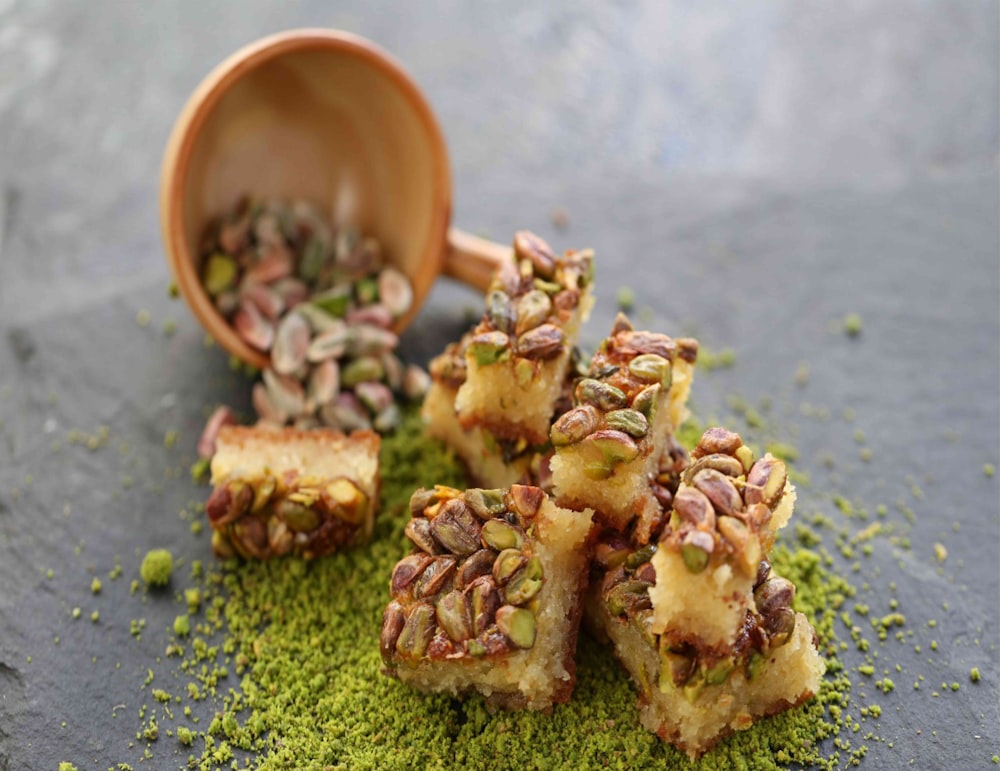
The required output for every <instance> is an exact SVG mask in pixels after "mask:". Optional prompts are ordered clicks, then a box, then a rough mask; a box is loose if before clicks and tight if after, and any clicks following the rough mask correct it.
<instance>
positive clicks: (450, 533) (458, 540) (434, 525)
mask: <svg viewBox="0 0 1000 771" xmlns="http://www.w3.org/2000/svg"><path fill="white" fill-rule="evenodd" d="M481 529H482V526H481V525H480V524H479V520H478V519H476V516H475V515H474V514H473V513H472V509H471V508H470V507H469V506H468V505H467V504H466V503H465V501H463V500H462V499H461V498H452V499H450V500H448V501H446V502H445V504H444V505H443V506H442V507H441V510H440V511H439V512H438V513H437V516H436V517H434V519H433V520H431V533H432V534H433V535H434V538H435V539H437V542H438V543H440V544H441V545H442V546H443V547H444V548H445V549H447V550H448V551H449V552H451V553H452V554H457V555H459V556H463V557H464V556H466V555H469V554H472V552H474V551H476V550H477V549H479V541H480V531H481Z"/></svg>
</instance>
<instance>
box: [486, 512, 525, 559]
mask: <svg viewBox="0 0 1000 771" xmlns="http://www.w3.org/2000/svg"><path fill="white" fill-rule="evenodd" d="M480 537H481V538H482V540H483V543H484V544H485V545H486V546H489V547H490V548H492V549H496V550H497V551H498V552H499V551H503V550H504V549H520V548H521V544H523V543H524V533H523V531H522V530H521V529H520V528H519V527H515V526H514V525H512V524H510V523H509V522H505V521H504V520H502V519H491V520H489V521H487V522H485V523H483V530H482V533H481V536H480Z"/></svg>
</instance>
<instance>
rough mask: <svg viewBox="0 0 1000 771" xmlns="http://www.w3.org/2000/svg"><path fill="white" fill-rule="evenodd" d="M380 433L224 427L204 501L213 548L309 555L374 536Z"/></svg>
mask: <svg viewBox="0 0 1000 771" xmlns="http://www.w3.org/2000/svg"><path fill="white" fill-rule="evenodd" d="M379 442H380V440H379V436H378V434H376V433H373V432H371V431H355V432H353V433H352V434H350V435H344V434H342V433H340V432H339V431H334V430H332V429H312V430H310V431H300V430H298V429H294V428H283V429H270V428H249V427H246V426H223V427H222V428H221V429H220V430H219V434H218V437H217V439H216V450H215V455H214V456H213V457H212V485H213V490H212V494H211V495H210V496H209V498H208V501H207V503H206V504H205V511H206V513H207V514H208V520H209V523H210V524H211V526H212V528H213V533H212V548H213V550H214V551H215V553H216V554H217V555H218V556H220V557H222V558H227V557H232V556H234V555H236V554H238V555H240V556H241V557H245V558H248V559H251V558H252V559H268V558H270V557H279V556H282V555H285V554H296V555H299V556H301V557H305V558H306V559H312V558H314V557H321V556H323V555H326V554H330V553H331V552H334V551H336V550H338V549H340V548H342V547H346V546H352V545H354V544H357V543H361V542H363V541H367V540H368V539H369V537H370V536H371V533H372V527H373V523H374V517H375V507H376V506H377V505H378V496H379V482H380V477H379V465H378V463H379V460H378V454H379Z"/></svg>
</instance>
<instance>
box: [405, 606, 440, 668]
mask: <svg viewBox="0 0 1000 771" xmlns="http://www.w3.org/2000/svg"><path fill="white" fill-rule="evenodd" d="M435 619H436V614H435V612H434V606H433V605H431V604H430V603H429V602H421V603H417V605H415V606H414V607H413V608H412V609H411V610H410V615H409V618H407V619H406V623H405V624H403V628H402V630H400V633H399V636H398V637H397V639H396V650H397V651H398V652H399V653H400V654H401V655H403V656H406V657H408V658H412V659H419V658H421V657H422V656H423V655H424V653H426V652H427V646H428V644H430V641H431V638H432V637H433V636H434V626H435V624H434V621H435Z"/></svg>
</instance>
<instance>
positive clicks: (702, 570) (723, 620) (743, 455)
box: [650, 428, 795, 648]
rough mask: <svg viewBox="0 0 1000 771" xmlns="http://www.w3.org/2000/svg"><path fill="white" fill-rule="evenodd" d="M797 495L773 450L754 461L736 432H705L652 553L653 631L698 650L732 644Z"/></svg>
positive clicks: (720, 430)
mask: <svg viewBox="0 0 1000 771" xmlns="http://www.w3.org/2000/svg"><path fill="white" fill-rule="evenodd" d="M794 499H795V491H794V488H792V486H791V484H790V483H789V482H788V474H787V471H786V469H785V464H784V463H782V462H781V461H780V460H778V459H777V458H775V457H773V456H772V455H770V454H767V455H765V456H764V457H763V458H760V459H755V458H754V456H753V452H752V451H751V450H750V448H749V447H747V446H746V445H744V444H743V442H742V440H741V439H740V436H739V434H735V433H733V432H731V431H727V430H726V429H723V428H710V429H709V430H708V431H706V432H705V433H704V435H703V436H702V437H701V439H700V440H699V442H698V446H697V447H696V448H695V449H694V451H693V452H692V453H691V462H690V464H689V465H688V466H687V468H685V469H684V471H683V472H682V473H681V483H680V486H679V487H678V489H677V493H676V494H675V495H674V500H673V510H672V513H671V515H670V520H669V523H668V525H667V527H666V529H665V530H664V532H663V534H662V535H661V536H660V540H659V548H658V549H657V551H656V554H655V555H654V556H653V558H652V564H653V567H654V568H655V570H656V576H657V581H656V585H655V586H654V587H653V588H652V589H651V590H650V598H651V601H652V606H653V616H652V620H651V624H652V629H653V631H655V632H657V633H663V634H669V635H671V636H674V637H675V638H676V639H677V642H679V643H684V644H688V643H690V644H693V645H696V646H698V647H699V648H701V647H711V646H715V647H722V648H724V647H725V646H728V645H729V644H731V643H732V640H733V638H734V637H735V635H736V633H737V631H738V630H739V628H740V625H741V624H742V623H743V619H744V616H745V615H746V613H747V611H748V610H749V609H751V608H752V606H753V587H754V584H755V581H756V579H757V573H758V567H759V566H760V564H761V561H762V560H763V559H764V558H765V557H766V555H767V553H768V552H770V549H771V546H772V544H773V542H774V534H775V531H776V530H777V529H778V528H780V527H783V526H784V525H785V524H786V523H787V522H788V518H789V516H790V515H791V510H792V504H793V502H794Z"/></svg>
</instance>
